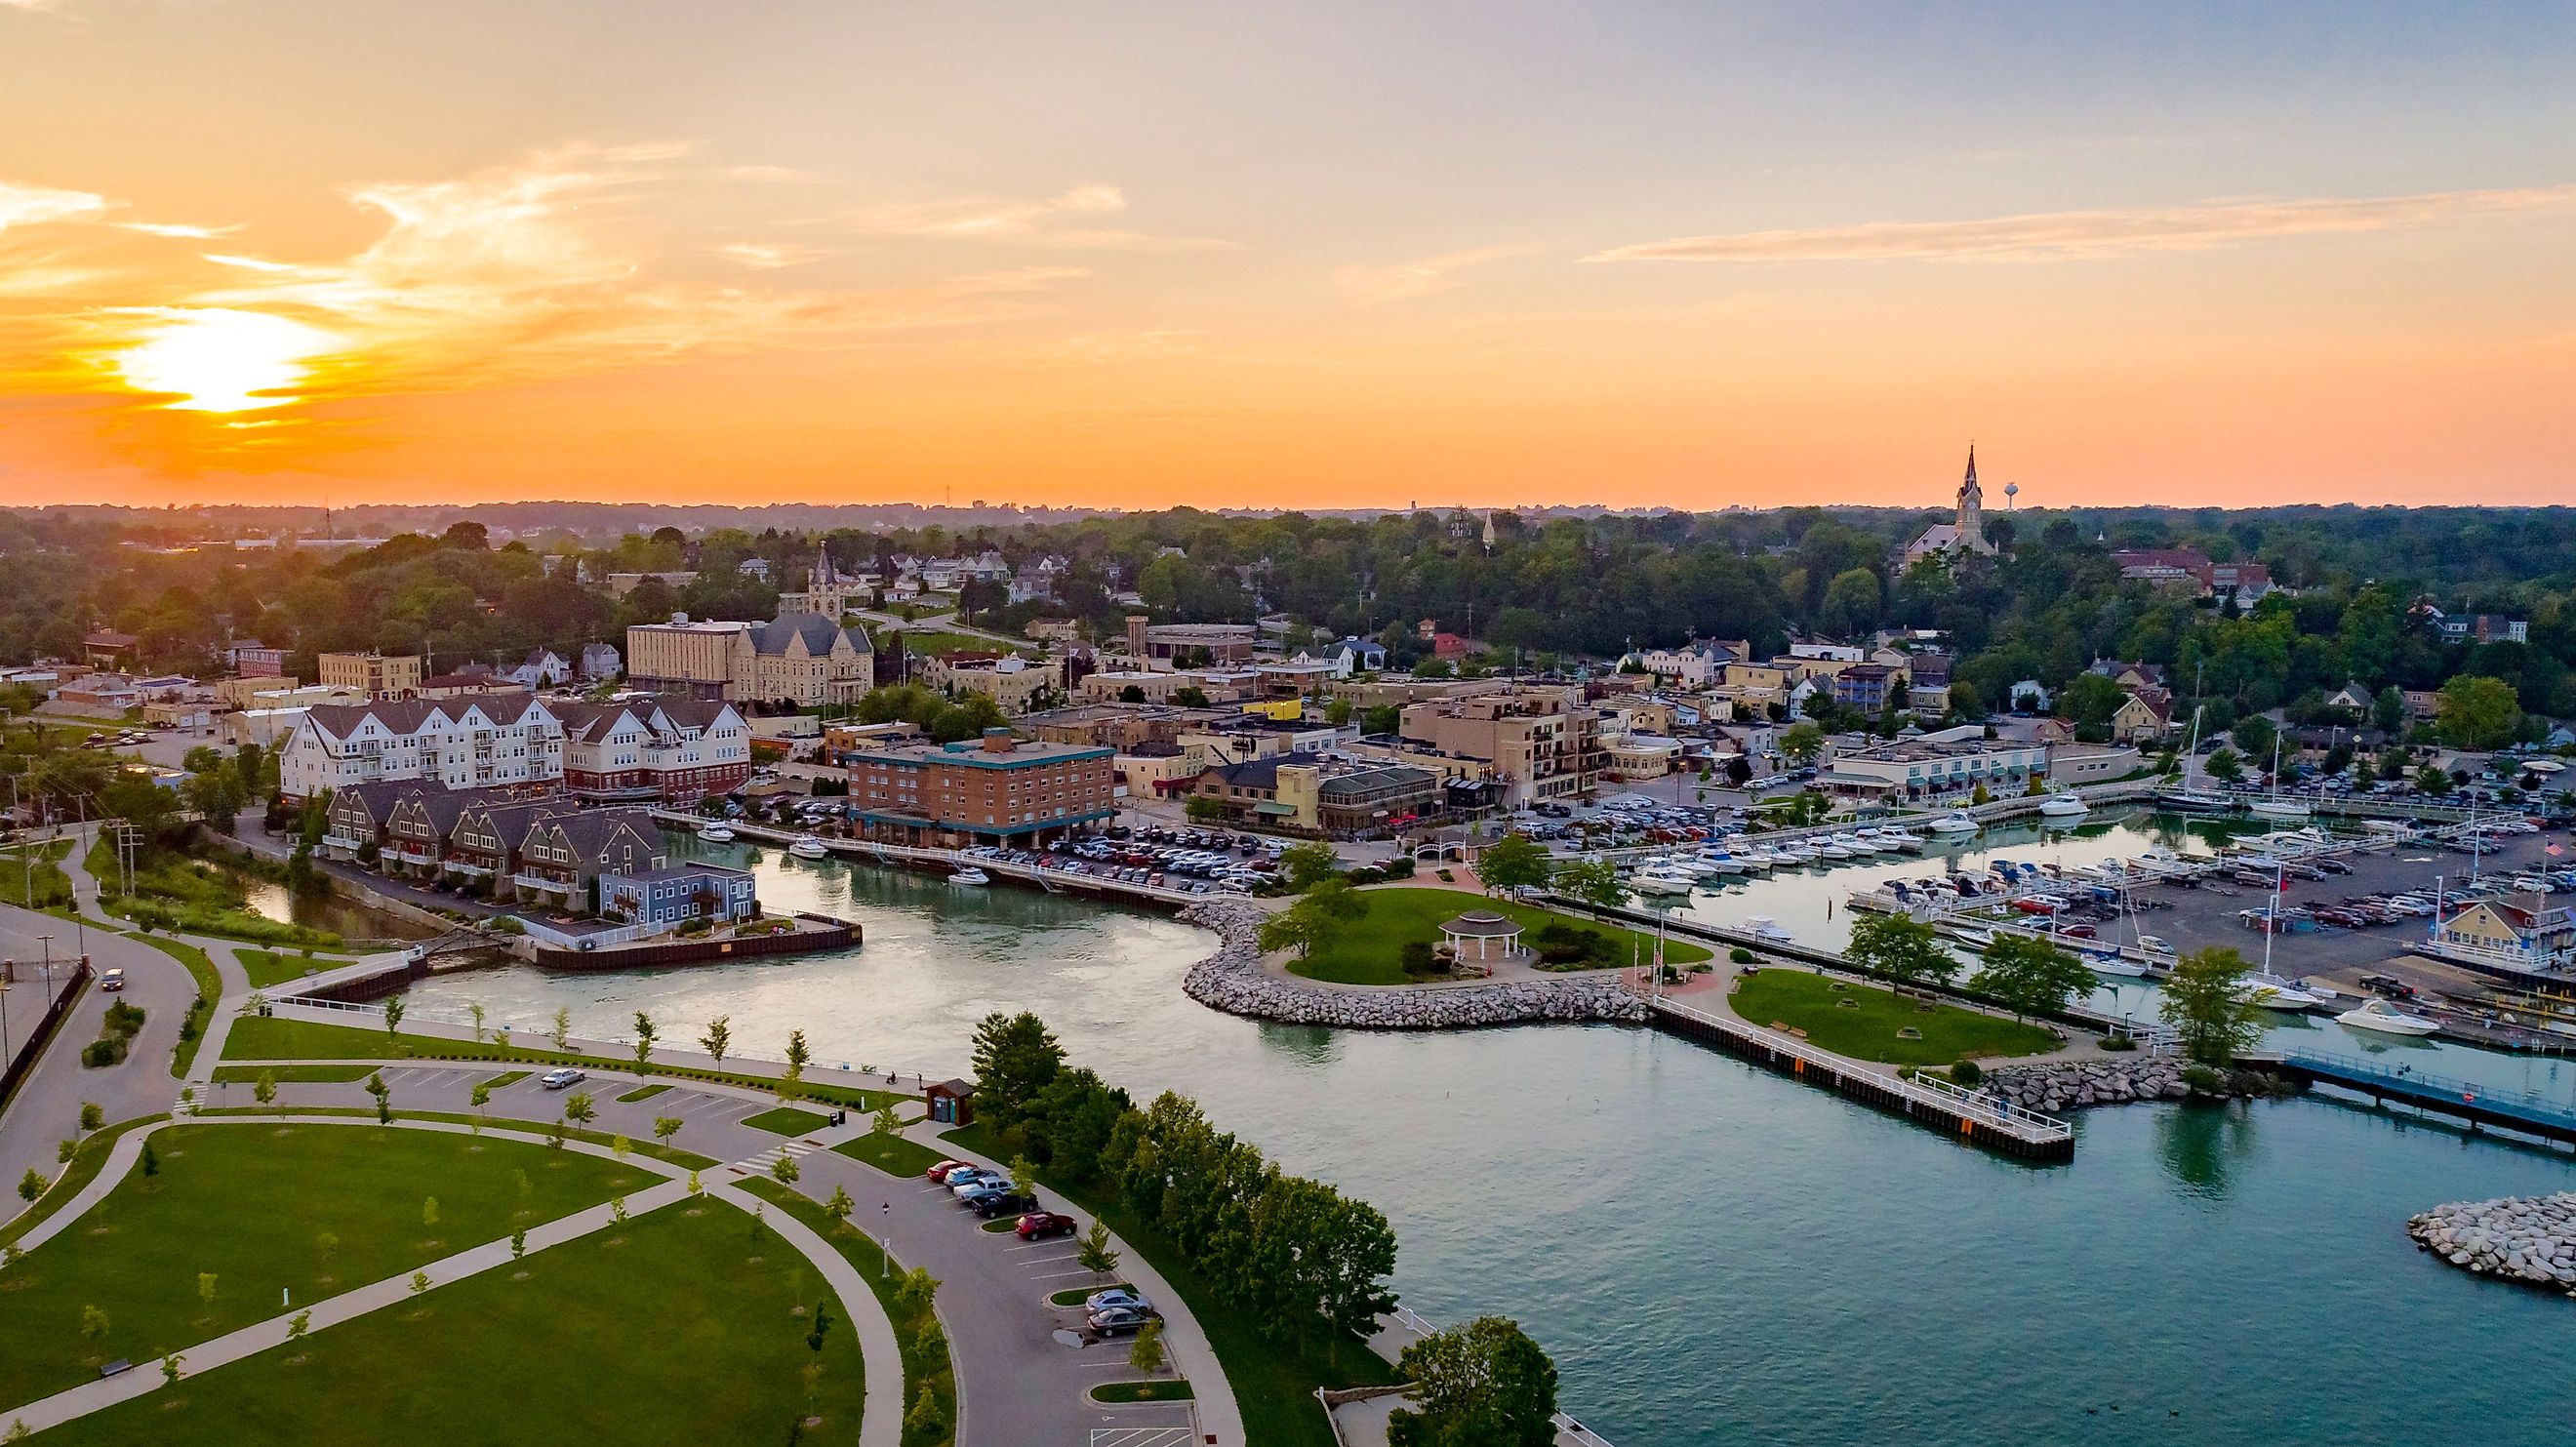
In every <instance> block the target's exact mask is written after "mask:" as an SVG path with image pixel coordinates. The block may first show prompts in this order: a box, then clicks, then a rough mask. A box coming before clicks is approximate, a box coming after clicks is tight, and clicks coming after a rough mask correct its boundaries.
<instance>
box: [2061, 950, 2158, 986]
mask: <svg viewBox="0 0 2576 1447" xmlns="http://www.w3.org/2000/svg"><path fill="white" fill-rule="evenodd" d="M2075 957H2076V958H2077V959H2079V960H2082V961H2083V962H2084V968H2086V969H2088V970H2091V971H2092V972H2093V973H2095V974H2097V975H2111V976H2115V977H2117V978H2119V979H2123V980H2140V979H2144V978H2146V974H2147V967H2146V966H2144V965H2142V964H2139V963H2138V962H2137V961H2135V960H2132V959H2129V958H2127V957H2125V956H2122V955H2119V954H2115V953H2113V952H2111V951H2109V950H2078V951H2076V952H2075Z"/></svg>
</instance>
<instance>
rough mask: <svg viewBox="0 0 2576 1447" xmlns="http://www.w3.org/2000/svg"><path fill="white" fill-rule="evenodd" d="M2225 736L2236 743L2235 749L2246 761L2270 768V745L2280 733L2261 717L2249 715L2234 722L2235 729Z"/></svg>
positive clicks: (2275, 741)
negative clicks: (2240, 752)
mask: <svg viewBox="0 0 2576 1447" xmlns="http://www.w3.org/2000/svg"><path fill="white" fill-rule="evenodd" d="M2227 736H2228V737H2229V738H2231V739H2234V740H2235V741H2236V747H2237V748H2238V749H2239V750H2240V751H2242V752H2243V753H2244V755H2245V757H2246V759H2248V760H2249V761H2260V762H2261V764H2262V767H2264V768H2267V769H2268V768H2270V767H2271V766H2272V762H2271V761H2272V745H2273V744H2275V743H2277V742H2278V741H2279V740H2280V737H2281V731H2280V730H2279V729H2277V728H2274V727H2273V726H2272V721H2271V720H2270V719H2268V718H2265V717H2264V716H2263V715H2261V714H2259V713H2249V714H2247V715H2246V716H2245V717H2243V718H2240V719H2238V720H2237V721H2236V727H2234V728H2233V729H2230V730H2228V734H2227Z"/></svg>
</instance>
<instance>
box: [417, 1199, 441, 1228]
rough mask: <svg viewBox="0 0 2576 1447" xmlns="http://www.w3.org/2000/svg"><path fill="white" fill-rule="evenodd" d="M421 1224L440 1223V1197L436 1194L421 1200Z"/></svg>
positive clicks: (433, 1224)
mask: <svg viewBox="0 0 2576 1447" xmlns="http://www.w3.org/2000/svg"><path fill="white" fill-rule="evenodd" d="M420 1224H422V1225H423V1226H435V1225H437V1224H438V1198H437V1197H436V1196H430V1197H426V1198H424V1199H423V1200H422V1201H421V1203H420Z"/></svg>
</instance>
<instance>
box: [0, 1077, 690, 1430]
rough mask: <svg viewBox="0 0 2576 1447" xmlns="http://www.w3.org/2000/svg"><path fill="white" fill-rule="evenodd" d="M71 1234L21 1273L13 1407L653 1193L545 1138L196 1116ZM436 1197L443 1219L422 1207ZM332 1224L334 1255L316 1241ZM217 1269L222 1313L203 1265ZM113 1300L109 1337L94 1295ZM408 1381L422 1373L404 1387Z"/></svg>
mask: <svg viewBox="0 0 2576 1447" xmlns="http://www.w3.org/2000/svg"><path fill="white" fill-rule="evenodd" d="M150 1144H151V1146H152V1149H153V1151H154V1153H155V1154H156V1155H157V1156H158V1157H159V1162H160V1172H159V1174H158V1175H154V1176H148V1177H147V1176H145V1175H144V1174H143V1172H142V1168H141V1166H139V1165H138V1166H137V1167H136V1168H135V1169H134V1171H133V1172H132V1173H131V1174H129V1175H128V1176H127V1177H126V1178H125V1180H124V1181H123V1182H121V1183H120V1184H119V1185H118V1186H117V1188H116V1190H115V1191H114V1192H113V1193H111V1194H110V1195H109V1196H108V1198H107V1199H106V1200H104V1201H102V1202H100V1203H99V1204H98V1205H97V1206H96V1207H93V1208H92V1209H91V1210H90V1212H89V1213H88V1214H87V1215H85V1216H83V1217H82V1218H81V1219H80V1220H78V1221H76V1222H74V1223H73V1224H72V1225H71V1227H70V1228H69V1229H67V1230H66V1231H64V1233H63V1234H61V1235H59V1236H57V1237H55V1238H54V1239H53V1240H51V1241H48V1242H46V1243H45V1244H44V1245H42V1246H40V1247H38V1248H36V1249H35V1250H33V1251H30V1252H29V1253H27V1255H26V1257H25V1258H24V1259H23V1260H21V1261H20V1262H19V1263H18V1264H17V1265H16V1266H14V1267H12V1268H10V1270H9V1273H8V1276H9V1281H10V1290H9V1292H8V1295H7V1297H6V1300H7V1303H8V1306H7V1310H6V1311H0V1403H5V1404H7V1405H10V1406H15V1405H18V1404H20V1403H24V1402H28V1401H32V1400H34V1399H35V1398H38V1397H42V1396H45V1395H48V1394H49V1393H52V1392H57V1391H60V1390H62V1389H63V1388H65V1387H69V1386H73V1385H76V1384H78V1383H79V1382H81V1381H83V1380H85V1379H87V1378H88V1377H89V1376H90V1375H92V1374H93V1372H94V1371H95V1369H96V1363H97V1362H98V1361H100V1360H104V1359H106V1358H109V1357H128V1358H131V1359H133V1360H136V1361H143V1360H145V1359H147V1358H151V1357H157V1356H160V1355H162V1354H163V1353H166V1352H170V1351H173V1350H184V1349H185V1348H186V1347H187V1346H188V1345H189V1344H190V1343H192V1342H198V1341H203V1340H206V1339H207V1338H209V1337H214V1336H219V1335H221V1334H223V1333H225V1332H228V1331H232V1330H234V1329H236V1328H239V1327H243V1326H247V1325H249V1324H250V1323H252V1322H255V1321H261V1320H265V1319H266V1318H268V1317H270V1316H273V1315H275V1314H276V1312H277V1303H278V1293H279V1291H280V1289H281V1288H283V1289H285V1290H287V1291H289V1292H291V1293H292V1294H293V1300H295V1301H298V1302H311V1301H314V1300H316V1299H318V1298H320V1297H323V1296H328V1295H334V1294H337V1293H338V1292H342V1291H346V1290H349V1289H350V1288H352V1287H356V1286H362V1285H364V1284H366V1283H368V1282H370V1281H375V1280H379V1279H381V1278H383V1277H386V1276H390V1275H393V1274H395V1273H397V1272H401V1271H408V1270H410V1269H412V1268H413V1267H416V1266H418V1265H420V1264H422V1263H424V1262H428V1261H433V1260H436V1259H437V1258H439V1257H441V1256H446V1255H449V1254H451V1253H453V1252H457V1251H462V1250H464V1249H465V1248H467V1247H469V1246H475V1245H479V1244H481V1243H483V1242H486V1241H492V1240H496V1239H498V1238H500V1237H504V1236H507V1235H508V1234H510V1232H511V1231H512V1230H513V1229H514V1228H516V1227H518V1226H522V1225H529V1224H533V1223H535V1222H539V1221H544V1220H549V1219H552V1218H553V1217H556V1216H560V1215H563V1214H564V1213H566V1212H568V1211H573V1210H577V1209H579V1208H581V1207H583V1206H588V1205H592V1204H595V1203H597V1202H600V1201H604V1200H607V1199H608V1198H609V1197H611V1196H614V1195H618V1194H621V1193H623V1192H626V1191H630V1190H640V1189H642V1188H643V1187H645V1186H647V1185H649V1184H651V1183H652V1182H653V1181H656V1180H659V1179H660V1177H659V1176H656V1175H653V1174H652V1173H650V1172H647V1171H645V1170H644V1169H642V1168H641V1167H640V1166H631V1165H620V1164H618V1163H617V1162H614V1161H603V1160H600V1159H598V1158H596V1157H593V1156H585V1155H575V1154H572V1153H570V1152H563V1151H549V1150H547V1149H545V1148H544V1147H542V1146H536V1145H528V1144H522V1143H519V1142H514V1141H500V1140H490V1139H483V1140H477V1139H475V1138H473V1137H470V1136H457V1135H447V1134H443V1133H434V1132H429V1131H414V1130H370V1129H365V1128H358V1127H350V1126H339V1125H327V1126H326V1125H319V1124H316V1125H306V1126H273V1125H251V1124H241V1125H183V1126H172V1127H168V1128H165V1129H163V1130H161V1131H160V1132H158V1133H156V1134H155V1135H154V1136H153V1137H152V1139H151V1141H150ZM432 1196H435V1197H436V1198H437V1199H438V1221H437V1223H436V1224H435V1225H431V1224H427V1223H425V1221H424V1219H423V1217H424V1206H425V1202H426V1201H427V1199H428V1198H429V1197H432ZM325 1232H327V1233H329V1234H331V1235H333V1236H336V1237H337V1238H339V1239H338V1242H337V1244H336V1245H335V1247H334V1248H333V1250H332V1252H331V1253H330V1254H328V1255H327V1256H326V1255H325V1254H324V1252H323V1251H322V1249H321V1246H320V1243H319V1240H318V1238H319V1237H320V1236H321V1235H322V1234H323V1233H325ZM201 1272H212V1273H213V1274H214V1276H215V1300H214V1304H213V1306H212V1307H211V1308H209V1307H208V1306H207V1305H206V1304H205V1303H204V1302H203V1301H202V1300H201V1299H200V1298H199V1296H198V1276H199V1273H201ZM88 1306H95V1307H98V1308H99V1309H100V1310H102V1311H104V1312H106V1313H107V1317H108V1324H109V1329H108V1332H107V1336H106V1338H105V1340H104V1341H102V1342H99V1343H96V1344H92V1343H90V1342H88V1341H86V1340H85V1339H84V1338H83V1337H82V1335H81V1323H82V1308H84V1307H88ZM406 1385H407V1386H408V1385H409V1383H408V1382H407V1383H406Z"/></svg>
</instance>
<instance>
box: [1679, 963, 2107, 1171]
mask: <svg viewBox="0 0 2576 1447" xmlns="http://www.w3.org/2000/svg"><path fill="white" fill-rule="evenodd" d="M1648 1010H1649V1016H1648V1018H1649V1019H1650V1020H1651V1021H1652V1022H1653V1024H1654V1025H1655V1027H1656V1028H1657V1029H1660V1030H1664V1031H1667V1032H1669V1033H1671V1034H1675V1035H1680V1036H1683V1037H1685V1038H1687V1039H1691V1040H1697V1041H1700V1042H1701V1043H1703V1044H1708V1045H1714V1046H1716V1047H1717V1048H1718V1049H1720V1050H1723V1051H1725V1052H1726V1053H1727V1054H1729V1055H1733V1056H1735V1057H1736V1058H1738V1059H1740V1060H1746V1061H1750V1062H1752V1063H1753V1064H1755V1065H1759V1066H1763V1067H1764V1068H1766V1069H1769V1070H1774V1071H1777V1072H1779V1073H1780V1074H1782V1075H1787V1076H1790V1077H1792V1078H1795V1079H1797V1080H1802V1081H1805V1082H1806V1083H1807V1084H1810V1085H1817V1086H1822V1087H1824V1088H1825V1089H1828V1090H1832V1091H1835V1092H1837V1093H1838V1094H1841V1095H1843V1096H1846V1097H1848V1098H1850V1099H1852V1100H1856V1101H1859V1102H1861V1103H1862V1104H1864V1105H1870V1106H1875V1107H1877V1108H1878V1109H1880V1110H1884V1111H1888V1112H1890V1113H1892V1114H1896V1115H1902V1116H1905V1117H1907V1118H1908V1119H1911V1120H1916V1121H1920V1122H1922V1123H1923V1124H1925V1125H1928V1126H1931V1127H1932V1128H1933V1129H1935V1130H1938V1131H1940V1132H1942V1133H1943V1134H1945V1135H1950V1136H1955V1137H1956V1138H1958V1139H1960V1140H1962V1141H1965V1142H1967V1143H1968V1144H1970V1145H1974V1146H1981V1147H1983V1148H1985V1149H1987V1150H1991V1151H2000V1152H2002V1153H2003V1154H2005V1155H2009V1156H2018V1157H2020V1158H2022V1159H2024V1160H2033V1161H2064V1160H2072V1159H2074V1157H2075V1128H2074V1127H2073V1126H2071V1125H2068V1124H2067V1123H2066V1122H2065V1121H2062V1120H2059V1119H2058V1118H2056V1117H2055V1116H2050V1115H2042V1114H2040V1113H2039V1112H2037V1111H2032V1110H2024V1109H2022V1108H2021V1107H2019V1106H2016V1105H2013V1104H2011V1103H2010V1102H2008V1101H2004V1100H2001V1099H1999V1098H1996V1097H1991V1096H1985V1095H1980V1094H1977V1093H1975V1092H1972V1091H1966V1090H1962V1089H1960V1088H1959V1087H1958V1086H1955V1085H1952V1084H1951V1083H1949V1082H1948V1081H1946V1080H1940V1079H1937V1078H1934V1077H1932V1076H1928V1075H1917V1076H1916V1077H1915V1078H1913V1079H1911V1080H1907V1079H1904V1078H1903V1077H1901V1076H1897V1075H1894V1074H1889V1073H1883V1071H1882V1070H1879V1069H1873V1068H1871V1067H1869V1066H1867V1065H1863V1064H1861V1063H1860V1062H1858V1061H1853V1060H1847V1059H1844V1058H1843V1057H1842V1056H1839V1055H1835V1054H1833V1053H1831V1052H1829V1051H1825V1050H1819V1049H1817V1048H1816V1047H1815V1046H1813V1045H1810V1044H1808V1043H1807V1042H1806V1041H1803V1040H1800V1039H1798V1038H1797V1037H1795V1036H1791V1035H1783V1034H1781V1033H1779V1032H1778V1031H1775V1030H1765V1029H1762V1028H1761V1027H1759V1026H1756V1025H1750V1024H1747V1023H1745V1022H1744V1021H1742V1020H1734V1019H1729V1018H1726V1017H1725V1016H1722V1015H1717V1014H1712V1013H1711V1012H1709V1011H1706V1010H1700V1009H1695V1008H1693V1007H1691V1006H1689V1005H1684V1004H1681V1003H1678V1002H1676V1001H1673V1000H1666V999H1655V1000H1652V1001H1649V1002H1648Z"/></svg>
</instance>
